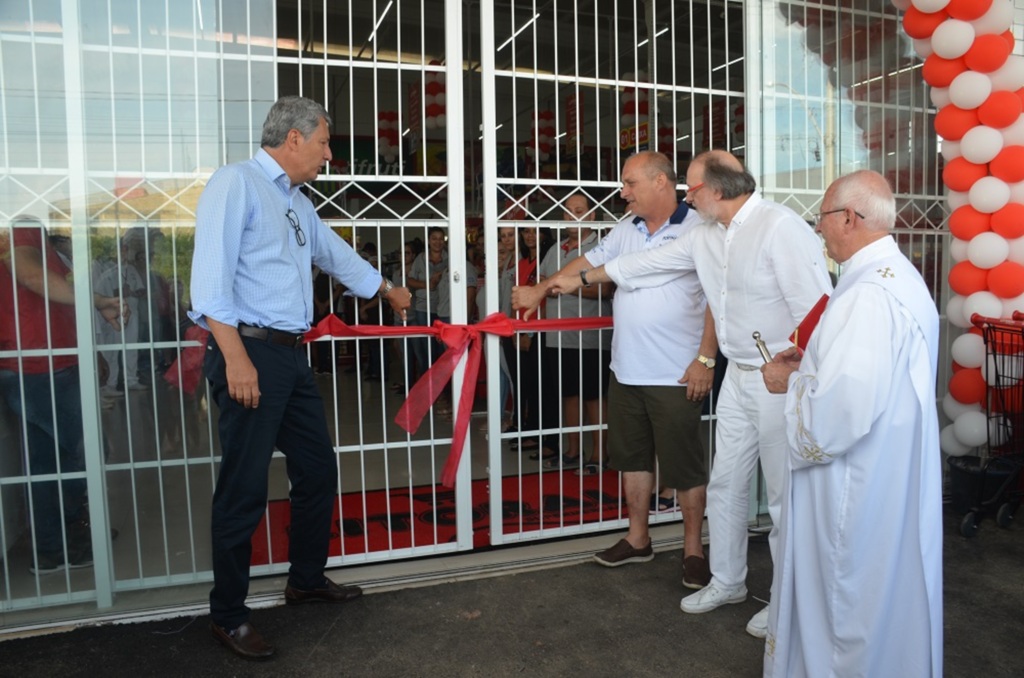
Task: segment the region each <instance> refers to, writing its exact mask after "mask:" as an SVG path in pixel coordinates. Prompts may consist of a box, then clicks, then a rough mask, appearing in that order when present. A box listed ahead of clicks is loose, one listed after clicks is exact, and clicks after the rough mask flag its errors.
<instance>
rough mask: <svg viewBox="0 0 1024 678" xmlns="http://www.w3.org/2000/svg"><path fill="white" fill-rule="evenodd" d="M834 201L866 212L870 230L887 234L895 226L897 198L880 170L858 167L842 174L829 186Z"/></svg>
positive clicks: (864, 219)
mask: <svg viewBox="0 0 1024 678" xmlns="http://www.w3.org/2000/svg"><path fill="white" fill-rule="evenodd" d="M827 192H828V193H829V194H830V197H831V198H832V200H831V202H832V203H835V204H836V205H840V206H842V207H849V208H850V209H853V210H855V211H856V212H857V213H858V214H861V215H863V220H862V221H863V225H864V227H865V228H867V229H868V230H870V231H880V232H884V233H888V232H889V231H891V230H892V229H893V227H894V226H895V225H896V199H895V198H894V197H893V194H892V188H890V186H889V181H888V180H887V179H886V178H885V177H883V176H882V175H881V174H879V173H878V172H874V171H872V170H859V171H857V172H852V173H850V174H847V175H845V176H842V177H839V178H838V179H836V180H835V181H833V182H832V185H831V186H829V187H828V191H827Z"/></svg>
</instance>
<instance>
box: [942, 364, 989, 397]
mask: <svg viewBox="0 0 1024 678" xmlns="http://www.w3.org/2000/svg"><path fill="white" fill-rule="evenodd" d="M986 387H987V384H986V383H985V377H983V376H981V368H980V367H972V368H970V369H964V370H960V371H959V372H957V373H956V374H954V375H953V376H952V377H950V379H949V394H950V395H951V396H953V397H954V398H956V401H957V402H959V403H963V404H964V405H973V404H974V403H979V404H980V403H983V402H984V401H985V389H986Z"/></svg>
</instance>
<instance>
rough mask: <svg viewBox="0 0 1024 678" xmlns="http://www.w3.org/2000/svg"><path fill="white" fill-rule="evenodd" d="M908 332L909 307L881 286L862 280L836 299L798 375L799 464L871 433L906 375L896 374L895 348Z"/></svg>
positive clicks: (791, 414) (794, 414)
mask: <svg viewBox="0 0 1024 678" xmlns="http://www.w3.org/2000/svg"><path fill="white" fill-rule="evenodd" d="M908 331H910V323H909V321H908V319H907V318H906V317H904V315H903V313H902V307H900V306H899V304H897V303H895V302H894V300H893V299H892V297H891V296H890V295H889V294H887V293H886V292H884V291H883V290H882V289H881V288H879V287H877V286H876V285H870V284H868V285H858V286H856V289H853V290H850V291H848V292H847V293H845V294H843V295H841V296H839V297H838V298H835V299H833V300H832V301H830V302H829V305H828V308H827V310H826V312H825V315H824V316H822V319H821V322H820V323H819V324H818V327H817V328H816V329H815V331H814V334H813V335H812V337H811V343H810V345H809V346H808V350H807V353H806V354H805V355H804V357H803V360H802V361H801V365H800V369H799V370H798V371H797V372H794V373H793V374H792V375H790V380H789V390H788V393H787V396H786V424H787V433H788V435H789V440H790V450H791V453H790V457H791V458H790V464H791V467H792V468H803V467H806V466H811V465H814V464H828V463H830V462H831V461H832V460H833V459H835V458H836V457H839V456H841V455H843V454H846V452H848V451H849V450H850V449H851V448H852V447H854V446H855V445H856V444H857V442H858V441H860V440H861V439H862V438H863V437H864V436H866V435H867V434H868V432H869V431H870V430H871V427H872V425H873V424H874V423H875V421H876V420H877V419H878V418H879V417H880V416H882V414H883V413H884V410H885V406H886V403H887V402H889V395H888V394H889V391H890V389H891V388H892V382H893V380H894V379H898V378H901V377H900V376H899V375H894V374H893V368H894V365H895V362H896V355H895V351H896V350H897V348H898V347H899V346H900V343H901V341H902V339H903V337H904V336H905V335H906V333H907V332H908Z"/></svg>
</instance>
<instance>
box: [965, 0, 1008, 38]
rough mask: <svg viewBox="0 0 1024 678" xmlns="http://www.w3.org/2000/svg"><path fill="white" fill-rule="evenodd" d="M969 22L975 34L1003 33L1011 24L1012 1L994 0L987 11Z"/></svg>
mask: <svg viewBox="0 0 1024 678" xmlns="http://www.w3.org/2000/svg"><path fill="white" fill-rule="evenodd" d="M971 23H972V24H974V32H975V34H976V35H986V34H989V33H994V34H996V35H998V34H1000V33H1005V32H1006V31H1007V29H1009V28H1010V26H1011V25H1012V24H1013V3H1012V2H1007V1H1005V0H1002V1H1001V0H996V2H993V3H992V6H991V7H990V8H989V10H988V11H987V12H985V13H984V14H982V15H981V16H980V17H978V18H977V19H975V20H974V21H972V22H971Z"/></svg>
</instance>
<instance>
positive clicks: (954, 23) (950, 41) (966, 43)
mask: <svg viewBox="0 0 1024 678" xmlns="http://www.w3.org/2000/svg"><path fill="white" fill-rule="evenodd" d="M922 11H923V10H922ZM973 44H974V26H972V25H971V24H969V23H967V22H966V21H959V20H958V19H947V20H946V21H943V22H942V23H941V24H939V25H938V27H937V28H936V29H935V32H934V33H932V49H934V50H935V53H936V54H938V55H939V56H940V57H942V58H943V59H957V58H959V57H962V56H963V55H964V54H967V50H969V49H970V48H971V45H973ZM979 75H980V74H979Z"/></svg>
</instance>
